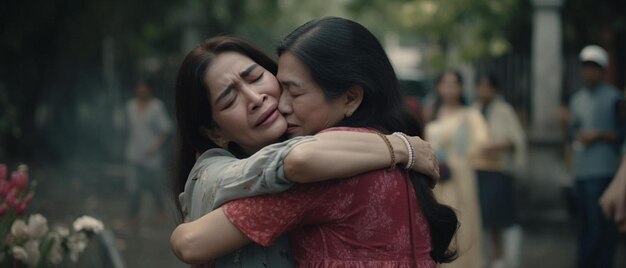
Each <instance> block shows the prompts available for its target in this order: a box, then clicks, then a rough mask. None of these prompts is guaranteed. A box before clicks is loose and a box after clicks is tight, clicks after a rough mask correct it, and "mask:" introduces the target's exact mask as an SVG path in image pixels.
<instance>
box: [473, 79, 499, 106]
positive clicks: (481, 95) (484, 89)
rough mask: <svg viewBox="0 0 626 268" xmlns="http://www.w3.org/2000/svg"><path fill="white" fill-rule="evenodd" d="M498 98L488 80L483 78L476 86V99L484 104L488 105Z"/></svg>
mask: <svg viewBox="0 0 626 268" xmlns="http://www.w3.org/2000/svg"><path fill="white" fill-rule="evenodd" d="M495 96H496V90H495V89H494V88H493V86H492V85H491V83H490V82H489V80H488V79H485V78H481V79H479V80H478V84H477V86H476V98H478V101H480V102H482V103H488V102H490V101H491V100H493V98H495Z"/></svg>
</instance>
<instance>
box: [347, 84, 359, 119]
mask: <svg viewBox="0 0 626 268" xmlns="http://www.w3.org/2000/svg"><path fill="white" fill-rule="evenodd" d="M362 101H363V87H361V86H359V85H354V86H352V87H350V88H349V89H348V90H347V91H346V93H345V103H344V104H345V105H344V106H345V111H344V115H345V116H346V117H350V116H352V114H353V113H354V111H356V110H357V109H358V108H359V106H361V102H362Z"/></svg>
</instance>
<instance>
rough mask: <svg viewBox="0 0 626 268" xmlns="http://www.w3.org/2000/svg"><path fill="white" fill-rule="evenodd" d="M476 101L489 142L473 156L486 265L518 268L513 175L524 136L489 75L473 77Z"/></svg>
mask: <svg viewBox="0 0 626 268" xmlns="http://www.w3.org/2000/svg"><path fill="white" fill-rule="evenodd" d="M476 83H477V87H476V97H477V100H476V102H475V103H474V104H473V106H474V107H475V108H476V109H477V110H479V111H480V112H481V114H482V115H483V117H484V118H485V120H486V121H487V126H488V128H489V142H487V143H486V144H485V145H484V146H483V148H482V153H481V154H480V155H479V157H477V158H476V162H475V167H476V176H477V178H478V190H479V199H480V209H481V213H482V223H483V228H485V233H484V235H485V239H484V240H483V242H484V243H485V253H486V255H485V256H487V258H486V260H487V261H488V267H493V268H496V267H519V265H520V264H519V259H520V252H519V251H520V245H521V228H520V227H519V224H518V222H517V215H516V206H515V198H514V197H515V192H514V187H513V174H515V173H517V172H519V171H522V170H523V168H524V166H525V161H526V137H525V134H524V130H523V129H522V125H521V123H520V121H519V119H518V118H517V116H516V114H515V111H514V110H513V107H512V106H511V105H510V104H508V103H507V102H506V101H504V99H503V97H502V96H501V95H500V83H499V81H498V79H497V78H496V77H495V76H494V75H493V74H480V75H478V77H477V79H476Z"/></svg>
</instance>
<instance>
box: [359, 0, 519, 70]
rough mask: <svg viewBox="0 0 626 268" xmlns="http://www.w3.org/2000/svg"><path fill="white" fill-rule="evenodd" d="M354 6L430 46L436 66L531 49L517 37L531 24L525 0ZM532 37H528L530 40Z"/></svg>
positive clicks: (407, 0) (400, 0)
mask: <svg viewBox="0 0 626 268" xmlns="http://www.w3.org/2000/svg"><path fill="white" fill-rule="evenodd" d="M349 8H350V10H351V11H352V12H354V13H357V14H365V16H369V17H371V16H378V17H379V18H377V20H378V21H379V22H382V23H381V24H382V25H380V26H379V27H389V25H388V24H391V25H392V26H393V28H394V29H397V31H399V32H400V33H402V34H403V35H412V36H415V37H417V38H419V39H420V41H421V42H422V43H424V42H425V43H427V44H431V45H430V46H429V47H428V48H427V51H428V52H427V53H426V54H427V55H428V57H429V61H428V62H429V63H430V64H431V65H434V66H433V67H434V68H435V69H441V68H445V67H446V65H450V64H458V63H460V62H471V61H475V60H477V59H479V58H482V57H489V56H491V57H497V56H500V55H502V54H504V53H507V52H510V51H511V50H512V49H513V48H517V49H518V50H527V47H526V46H524V44H522V43H512V42H511V40H512V39H517V36H515V35H516V34H518V33H519V32H517V31H510V30H511V29H515V28H519V27H520V25H521V26H523V27H526V26H527V25H528V21H529V20H528V14H529V13H527V12H524V13H522V14H524V15H522V16H520V10H525V11H528V4H527V1H522V0H474V1H464V0H392V1H386V0H356V1H353V2H352V3H351V4H350V7H349ZM528 37H529V36H527V35H524V38H525V39H528Z"/></svg>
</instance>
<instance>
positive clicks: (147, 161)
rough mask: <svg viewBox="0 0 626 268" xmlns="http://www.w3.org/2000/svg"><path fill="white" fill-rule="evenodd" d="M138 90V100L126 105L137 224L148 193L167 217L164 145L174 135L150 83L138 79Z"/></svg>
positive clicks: (130, 178)
mask: <svg viewBox="0 0 626 268" xmlns="http://www.w3.org/2000/svg"><path fill="white" fill-rule="evenodd" d="M134 90H135V92H134V94H135V97H134V98H132V99H130V100H129V101H128V102H127V103H126V120H127V121H126V122H127V123H128V127H127V129H128V139H127V142H126V161H127V164H128V172H129V173H128V179H127V182H128V183H127V187H128V192H129V194H130V206H129V216H130V223H131V224H133V225H136V224H137V223H138V220H139V219H138V216H139V210H140V207H141V197H142V194H143V192H144V191H146V190H147V191H149V192H150V193H151V194H152V196H153V197H154V201H155V204H156V208H157V209H158V213H159V217H160V218H163V217H164V215H165V214H164V203H163V202H164V200H163V189H162V186H163V183H162V181H161V179H162V175H163V168H162V167H163V153H164V150H163V145H164V144H165V141H166V140H167V137H168V136H169V135H170V132H171V130H172V123H171V122H170V118H169V117H168V115H167V111H166V110H165V106H164V105H163V102H161V100H159V99H157V98H155V97H154V96H153V95H152V85H151V84H150V82H149V81H148V80H145V79H140V80H138V81H137V83H136V84H135V88H134Z"/></svg>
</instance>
